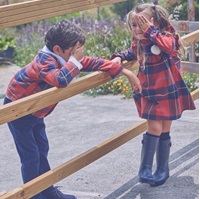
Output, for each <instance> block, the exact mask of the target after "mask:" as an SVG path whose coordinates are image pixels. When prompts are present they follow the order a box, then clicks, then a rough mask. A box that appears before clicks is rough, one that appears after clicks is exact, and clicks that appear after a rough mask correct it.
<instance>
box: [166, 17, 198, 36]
mask: <svg viewBox="0 0 200 199" xmlns="http://www.w3.org/2000/svg"><path fill="white" fill-rule="evenodd" d="M170 22H171V24H172V26H173V27H174V28H175V29H176V31H178V32H186V33H188V32H193V31H195V30H198V29H199V22H198V21H174V20H171V21H170Z"/></svg>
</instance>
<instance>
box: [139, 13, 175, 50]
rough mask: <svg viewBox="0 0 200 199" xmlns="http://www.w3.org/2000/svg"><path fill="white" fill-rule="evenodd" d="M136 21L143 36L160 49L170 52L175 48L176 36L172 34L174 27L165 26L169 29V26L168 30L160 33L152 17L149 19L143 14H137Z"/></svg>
mask: <svg viewBox="0 0 200 199" xmlns="http://www.w3.org/2000/svg"><path fill="white" fill-rule="evenodd" d="M138 23H139V26H140V28H141V30H142V31H143V34H144V37H146V38H147V39H150V40H151V41H152V42H153V43H154V44H155V45H156V46H158V47H159V48H160V50H161V51H164V52H165V53H168V54H172V53H173V52H174V51H175V50H177V48H176V47H177V45H178V37H177V36H174V35H175V34H174V29H173V28H172V27H166V28H169V29H170V28H171V30H169V32H167V31H165V32H164V33H161V32H160V30H159V29H156V28H155V26H154V20H153V18H151V21H149V20H148V19H147V18H146V17H145V16H143V15H141V16H138ZM175 38H176V39H175Z"/></svg>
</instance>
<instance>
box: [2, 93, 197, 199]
mask: <svg viewBox="0 0 200 199" xmlns="http://www.w3.org/2000/svg"><path fill="white" fill-rule="evenodd" d="M0 103H1V104H2V100H0ZM195 103H196V105H197V109H196V110H195V111H185V112H184V114H183V116H182V118H181V119H179V120H177V121H175V122H174V123H173V126H172V134H171V136H172V141H173V146H172V148H171V156H170V170H171V177H170V178H169V180H168V181H167V182H166V183H165V184H164V185H162V186H160V187H156V188H152V187H150V186H148V185H146V184H140V183H138V179H137V173H138V168H139V162H140V150H141V138H142V135H139V136H137V137H136V138H135V139H133V140H131V141H129V142H128V143H126V144H124V145H123V146H121V147H119V148H118V149H116V150H114V151H113V152H111V153H109V154H107V155H106V156H104V157H102V158H101V159H99V160H97V161H95V162H94V163H92V164H90V165H89V166H87V167H85V168H83V169H81V170H80V171H78V172H76V173H74V174H72V175H71V176H69V177H67V178H66V179H64V180H62V181H60V182H58V183H57V185H58V186H60V188H61V190H62V191H64V192H68V193H71V194H75V195H76V196H77V198H78V199H171V198H173V199H197V198H199V149H198V147H199V101H198V100H197V101H196V102H195ZM138 121H141V120H140V118H138V116H137V112H136V108H135V105H134V102H133V100H124V99H122V96H103V97H96V98H92V97H86V96H82V95H77V96H75V97H72V98H70V99H68V100H65V101H62V102H60V103H59V105H58V106H57V108H56V109H55V111H54V112H53V113H52V114H51V115H50V116H48V117H47V118H46V124H47V132H48V137H49V141H50V152H49V161H50V164H51V166H52V168H54V167H57V166H58V165H60V164H62V163H64V162H66V161H68V160H70V159H71V158H73V157H75V156H77V155H79V154H81V153H83V152H85V151H87V150H88V149H90V148H92V147H93V146H95V145H98V144H99V143H101V142H103V141H104V140H106V139H109V138H111V137H112V136H114V135H116V134H118V133H120V132H122V131H123V130H125V129H127V128H129V127H130V126H132V125H134V124H136V123H137V122H138ZM0 161H1V164H0V192H1V191H10V190H12V189H14V188H16V187H18V186H20V185H21V184H22V181H21V175H20V162H19V159H18V155H17V153H16V150H15V146H14V143H13V140H12V137H11V135H10V133H9V131H8V128H7V126H6V125H1V126H0Z"/></svg>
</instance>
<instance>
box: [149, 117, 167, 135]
mask: <svg viewBox="0 0 200 199" xmlns="http://www.w3.org/2000/svg"><path fill="white" fill-rule="evenodd" d="M147 124H148V129H147V132H148V133H149V134H151V135H154V136H160V134H161V132H162V125H163V123H162V120H147Z"/></svg>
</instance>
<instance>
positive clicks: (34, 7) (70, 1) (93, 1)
mask: <svg viewBox="0 0 200 199" xmlns="http://www.w3.org/2000/svg"><path fill="white" fill-rule="evenodd" d="M123 1H125V0H62V1H55V0H32V1H27V2H23V3H17V4H11V5H6V6H1V7H0V19H1V20H0V29H4V28H8V27H12V26H17V25H21V24H25V23H30V22H34V21H38V20H42V19H47V18H51V17H55V16H60V15H65V14H69V13H73V12H79V11H83V10H88V9H92V8H97V7H100V6H106V5H110V4H113V3H118V2H123Z"/></svg>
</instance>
